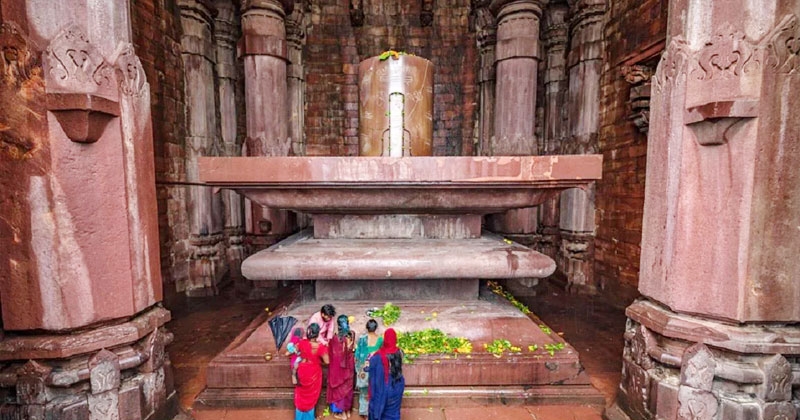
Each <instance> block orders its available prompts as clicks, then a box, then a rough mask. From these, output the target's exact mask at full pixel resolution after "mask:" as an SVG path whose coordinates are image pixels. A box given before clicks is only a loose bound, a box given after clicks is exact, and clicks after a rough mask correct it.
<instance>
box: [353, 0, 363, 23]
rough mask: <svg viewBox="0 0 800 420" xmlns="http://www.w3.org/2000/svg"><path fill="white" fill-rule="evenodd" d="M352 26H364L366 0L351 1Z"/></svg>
mask: <svg viewBox="0 0 800 420" xmlns="http://www.w3.org/2000/svg"><path fill="white" fill-rule="evenodd" d="M350 24H351V25H353V26H354V27H359V26H363V25H364V0H350Z"/></svg>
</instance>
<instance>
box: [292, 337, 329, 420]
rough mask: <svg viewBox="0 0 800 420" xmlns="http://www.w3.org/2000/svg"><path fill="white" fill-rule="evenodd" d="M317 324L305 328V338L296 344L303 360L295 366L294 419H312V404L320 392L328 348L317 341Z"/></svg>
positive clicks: (315, 402) (314, 403) (317, 398)
mask: <svg viewBox="0 0 800 420" xmlns="http://www.w3.org/2000/svg"><path fill="white" fill-rule="evenodd" d="M318 337H319V325H318V324H311V325H309V326H308V329H306V339H305V340H303V341H301V342H300V344H299V345H298V346H297V347H298V348H299V349H300V358H301V359H302V360H303V361H302V362H300V365H299V366H298V367H297V386H296V387H295V388H294V407H295V414H294V418H295V420H314V406H316V405H317V401H318V400H319V395H320V393H321V392H322V365H323V364H328V362H329V359H328V348H327V347H326V346H325V345H324V344H320V343H318V342H317V338H318Z"/></svg>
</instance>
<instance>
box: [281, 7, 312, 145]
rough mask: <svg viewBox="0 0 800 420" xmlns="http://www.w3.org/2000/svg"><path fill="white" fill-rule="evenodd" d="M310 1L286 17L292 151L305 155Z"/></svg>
mask: <svg viewBox="0 0 800 420" xmlns="http://www.w3.org/2000/svg"><path fill="white" fill-rule="evenodd" d="M304 3H306V1H303V0H300V1H299V2H298V3H297V4H296V5H295V7H294V10H293V11H292V13H291V14H290V15H289V17H288V18H287V19H286V41H287V45H288V48H287V51H288V58H289V65H288V81H287V84H288V96H289V98H288V101H289V131H288V133H289V138H290V139H291V140H292V154H294V155H295V156H303V155H305V88H306V85H305V83H306V82H305V75H304V69H305V67H304V65H303V46H304V45H305V44H306V28H307V26H308V24H309V22H308V20H309V16H308V13H307V12H308V11H307V10H306V4H304Z"/></svg>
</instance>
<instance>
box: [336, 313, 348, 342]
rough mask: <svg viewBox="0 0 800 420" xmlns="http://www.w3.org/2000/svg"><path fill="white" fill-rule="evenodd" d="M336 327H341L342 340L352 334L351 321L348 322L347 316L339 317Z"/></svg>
mask: <svg viewBox="0 0 800 420" xmlns="http://www.w3.org/2000/svg"><path fill="white" fill-rule="evenodd" d="M336 325H337V326H338V327H339V337H340V338H341V337H344V336H346V335H347V334H349V333H350V321H348V320H347V315H339V317H338V318H336Z"/></svg>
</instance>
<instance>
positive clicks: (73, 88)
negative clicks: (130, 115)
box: [44, 25, 120, 143]
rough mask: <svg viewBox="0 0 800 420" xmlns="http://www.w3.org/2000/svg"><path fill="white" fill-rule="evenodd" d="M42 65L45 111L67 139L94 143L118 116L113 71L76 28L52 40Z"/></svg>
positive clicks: (70, 28) (67, 30)
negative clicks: (45, 89) (43, 69)
mask: <svg viewBox="0 0 800 420" xmlns="http://www.w3.org/2000/svg"><path fill="white" fill-rule="evenodd" d="M44 64H45V68H46V74H45V80H46V87H47V109H48V110H49V111H51V112H52V113H53V114H54V115H55V117H56V119H57V120H58V122H59V124H61V128H62V129H63V130H64V132H65V133H66V134H67V137H69V139H70V140H72V141H74V142H79V143H94V142H96V141H97V140H98V139H100V137H101V136H102V135H103V131H104V130H105V128H106V125H108V123H109V122H110V121H111V120H112V119H113V118H115V117H118V116H119V113H120V108H119V102H118V101H117V100H116V99H115V98H116V95H117V85H116V75H115V74H114V70H113V68H112V67H111V66H110V65H109V64H108V63H106V61H105V60H104V59H103V56H102V55H101V54H100V53H99V52H98V51H97V49H96V48H95V47H94V46H93V45H92V44H91V43H90V42H89V41H88V39H87V38H86V35H84V33H83V31H82V30H81V29H80V28H79V27H78V26H76V25H73V26H70V27H68V28H67V29H65V30H63V31H61V33H59V35H58V36H56V37H55V39H53V41H52V42H51V43H50V45H49V46H48V47H47V51H46V52H45V56H44Z"/></svg>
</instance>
